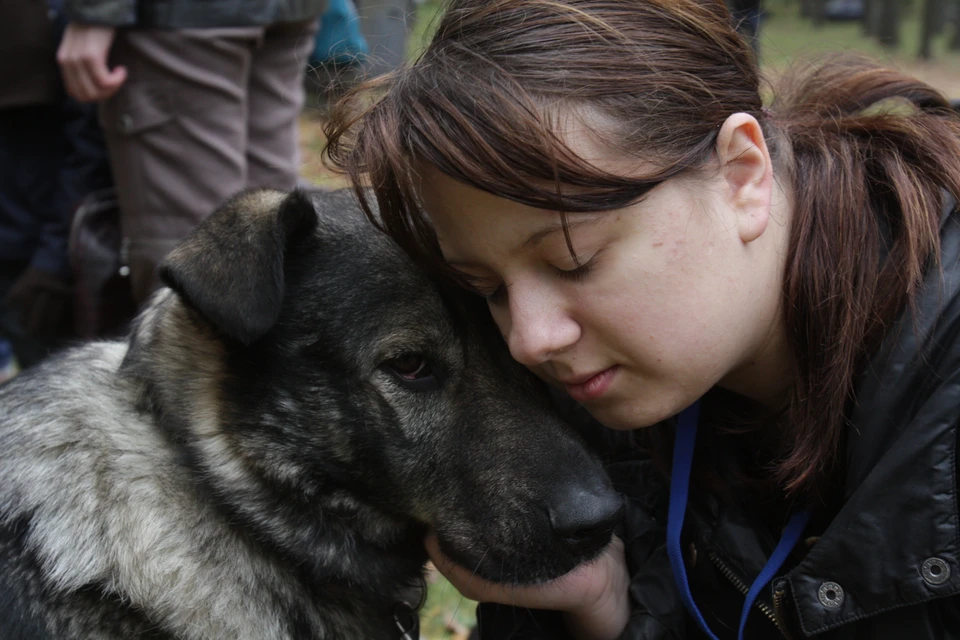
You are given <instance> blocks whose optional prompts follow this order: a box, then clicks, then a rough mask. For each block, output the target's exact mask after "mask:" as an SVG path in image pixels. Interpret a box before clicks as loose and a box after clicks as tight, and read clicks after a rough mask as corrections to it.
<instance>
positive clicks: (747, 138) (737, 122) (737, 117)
mask: <svg viewBox="0 0 960 640" xmlns="http://www.w3.org/2000/svg"><path fill="white" fill-rule="evenodd" d="M717 158H718V160H719V162H720V171H721V173H722V175H723V179H724V183H725V186H726V189H727V197H728V198H729V204H730V206H731V207H732V208H733V210H734V211H735V212H736V214H737V226H738V230H739V232H740V239H741V240H742V241H743V243H744V244H747V243H750V242H753V241H754V240H756V239H757V238H759V237H760V236H762V235H763V232H764V231H766V228H767V223H768V222H769V220H770V202H771V197H772V191H773V164H772V162H771V160H770V152H769V149H768V148H767V143H766V141H765V140H764V137H763V130H762V129H761V128H760V123H759V122H757V120H756V118H754V117H753V116H751V115H750V114H747V113H735V114H733V115H732V116H730V117H729V118H727V120H726V122H724V123H723V126H722V127H721V128H720V133H719V134H718V136H717Z"/></svg>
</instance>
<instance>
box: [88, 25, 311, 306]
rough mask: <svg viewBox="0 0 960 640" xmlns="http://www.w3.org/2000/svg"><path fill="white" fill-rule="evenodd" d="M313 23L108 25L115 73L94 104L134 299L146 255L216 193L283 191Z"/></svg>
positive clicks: (147, 273)
mask: <svg viewBox="0 0 960 640" xmlns="http://www.w3.org/2000/svg"><path fill="white" fill-rule="evenodd" d="M315 30H316V21H315V20H308V21H304V22H296V23H285V24H276V25H271V26H267V27H238V28H227V29H180V30H153V29H149V30H136V29H128V30H119V31H118V33H117V38H116V41H115V42H114V46H113V48H112V50H111V64H113V65H117V64H119V65H124V66H125V67H127V71H128V76H127V82H126V83H124V85H123V86H122V87H121V89H120V91H119V92H118V93H117V94H115V95H114V96H113V97H112V98H110V99H109V100H107V101H105V102H103V103H102V104H101V107H100V121H101V125H102V126H103V129H104V135H105V136H106V141H107V148H108V150H109V154H110V164H111V166H112V169H113V175H114V181H115V183H116V188H117V197H118V199H119V205H120V209H121V212H122V220H121V226H122V231H123V235H124V238H125V240H124V242H125V246H126V248H127V259H128V263H129V265H130V278H131V285H132V288H133V294H134V298H135V299H136V300H137V302H138V303H142V302H143V301H144V300H145V299H146V298H147V297H148V296H149V295H150V293H152V292H153V291H154V290H155V289H156V288H157V287H158V286H159V281H158V279H157V265H158V263H159V262H160V261H161V260H162V259H163V257H164V256H165V255H166V254H167V253H168V252H169V251H170V250H171V249H172V248H173V247H174V246H175V245H176V244H177V243H178V242H179V241H180V240H181V239H182V238H183V237H184V236H186V235H187V234H188V233H189V232H190V231H191V230H192V229H193V228H194V226H196V224H197V223H198V222H200V221H201V220H202V219H203V218H205V217H206V216H208V215H209V214H210V213H212V212H213V210H214V209H215V208H216V207H217V206H218V205H219V204H220V203H221V202H223V200H224V199H225V198H227V197H228V196H230V195H232V194H234V193H236V192H237V191H240V190H242V189H245V188H250V187H273V188H276V189H292V188H293V187H294V186H295V185H296V183H297V176H298V170H299V164H300V163H299V153H298V125H297V121H298V116H299V114H300V110H301V108H302V106H303V99H304V95H303V77H304V71H305V67H306V64H307V58H308V55H309V52H310V51H311V50H312V48H313V39H314V33H315Z"/></svg>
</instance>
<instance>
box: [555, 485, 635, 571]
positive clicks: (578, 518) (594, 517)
mask: <svg viewBox="0 0 960 640" xmlns="http://www.w3.org/2000/svg"><path fill="white" fill-rule="evenodd" d="M622 508H623V501H622V499H621V498H620V494H619V493H617V492H615V491H612V490H609V489H603V490H599V491H592V490H587V489H584V488H583V487H577V486H567V487H564V488H561V489H559V490H558V491H557V493H556V494H555V497H554V499H553V503H552V504H551V505H550V506H549V507H548V509H547V510H548V512H549V515H550V526H551V527H553V533H554V536H555V537H556V539H557V540H558V541H559V542H560V543H561V544H562V545H563V546H564V547H566V548H567V549H568V550H569V551H570V552H571V553H574V554H577V555H581V554H582V555H587V554H590V553H592V552H595V551H598V550H599V549H601V548H602V547H604V546H605V545H606V544H607V543H608V542H609V541H610V535H611V534H612V533H613V529H614V527H615V526H616V525H617V522H618V521H619V519H620V511H621V509H622Z"/></svg>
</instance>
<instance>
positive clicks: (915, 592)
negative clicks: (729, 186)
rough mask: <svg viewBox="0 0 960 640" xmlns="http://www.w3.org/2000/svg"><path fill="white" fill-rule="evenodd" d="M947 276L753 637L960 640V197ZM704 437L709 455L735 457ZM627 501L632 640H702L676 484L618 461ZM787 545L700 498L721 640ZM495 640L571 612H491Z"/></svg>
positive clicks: (693, 525)
mask: <svg viewBox="0 0 960 640" xmlns="http://www.w3.org/2000/svg"><path fill="white" fill-rule="evenodd" d="M945 211H946V212H945V214H944V217H943V222H942V225H941V238H942V251H941V260H942V269H941V270H938V269H936V268H932V269H931V270H930V272H929V273H928V275H927V278H926V281H925V286H924V288H923V290H922V293H921V295H920V297H919V300H918V305H917V310H916V313H915V314H914V313H906V314H905V315H904V316H903V317H902V318H901V320H900V321H899V322H898V323H896V324H895V325H894V326H892V327H891V328H890V330H889V332H888V334H887V338H886V340H885V341H884V343H883V345H882V347H881V348H880V350H879V351H878V352H877V354H876V355H875V356H874V357H873V358H872V360H871V362H870V364H869V366H867V368H866V370H865V371H864V373H863V374H862V376H861V378H860V379H859V381H858V384H857V402H856V405H855V407H854V408H853V409H852V411H851V414H850V416H849V417H850V423H849V427H848V433H847V449H846V452H847V455H846V480H845V483H844V486H843V487H842V489H839V488H838V490H837V491H838V492H840V491H842V495H837V496H830V497H833V498H838V502H841V503H842V506H841V507H840V508H839V512H838V513H837V514H836V516H835V517H834V518H833V519H832V520H831V521H830V522H829V524H827V525H826V526H825V528H824V530H823V531H822V533H821V532H808V533H820V535H819V537H818V538H811V539H808V540H806V541H805V542H801V543H800V545H798V546H800V547H801V549H800V550H801V551H803V552H805V554H802V559H798V560H797V562H796V563H795V566H792V567H791V568H789V570H785V571H781V572H780V574H779V575H778V576H777V577H776V578H774V580H772V581H771V583H770V585H769V586H768V587H767V588H766V589H764V591H763V593H762V594H761V597H760V598H759V600H758V604H757V605H756V606H755V607H754V609H753V610H752V611H751V614H750V622H749V623H748V626H747V632H746V634H745V638H747V639H753V638H758V639H761V640H765V639H767V638H777V637H781V636H782V633H781V631H780V630H778V626H777V625H775V623H774V619H776V620H777V624H778V625H779V627H780V629H782V630H783V631H786V633H787V635H788V637H793V638H801V637H809V636H817V637H819V638H824V639H826V640H855V639H856V640H860V639H865V638H869V639H870V640H904V639H907V640H927V639H931V640H932V639H946V638H960V598H958V594H960V512H958V502H957V469H956V465H957V424H958V421H960V210H958V209H957V208H956V203H955V202H953V201H950V202H948V203H947V207H946V209H945ZM709 438H710V434H709V431H706V430H701V435H700V438H699V439H698V443H697V444H698V447H697V448H698V452H699V453H698V455H708V456H710V457H711V458H713V459H715V460H718V461H719V463H720V464H722V460H721V459H722V458H723V456H724V452H723V451H722V450H715V449H714V448H713V447H712V443H711V442H709ZM610 473H611V476H612V477H613V479H614V482H615V484H616V486H617V487H618V489H620V490H621V491H623V492H624V494H625V495H626V497H627V501H626V504H627V510H626V515H625V520H624V528H623V530H622V531H621V535H622V537H623V539H624V542H625V544H626V550H627V562H628V567H629V570H630V575H631V576H632V583H631V585H630V597H631V601H632V608H633V616H632V618H631V620H630V623H629V625H628V627H627V629H626V631H625V632H624V634H623V636H622V638H623V640H666V639H680V638H701V637H703V635H702V633H701V632H700V631H699V629H698V628H697V627H696V625H695V623H693V622H692V619H691V618H690V617H689V616H688V615H687V614H686V611H685V610H684V608H683V605H682V604H681V601H680V597H679V594H678V592H677V589H676V587H675V586H674V581H673V577H672V573H671V569H670V565H669V562H668V560H667V554H666V546H665V542H666V513H667V504H668V491H669V489H668V485H669V482H668V481H667V479H666V478H665V477H664V475H663V474H662V473H661V472H660V471H659V470H658V469H656V468H655V467H654V465H653V463H652V462H651V461H650V460H645V459H636V460H632V461H625V462H619V463H616V464H614V465H612V466H611V467H610ZM778 537H779V532H776V531H771V530H770V527H769V526H767V525H765V524H764V523H763V522H762V521H761V519H760V518H758V517H757V513H756V510H755V509H753V510H751V509H749V508H748V507H747V506H746V505H743V504H738V503H736V502H731V501H729V500H728V501H721V500H718V499H715V498H714V497H712V496H709V495H706V496H705V495H703V492H698V493H697V494H696V495H695V494H694V491H693V490H691V503H690V505H689V507H688V509H687V516H686V521H685V526H684V534H683V545H682V548H683V549H684V551H685V553H686V555H687V557H686V562H687V573H688V576H689V579H690V583H691V589H692V591H693V595H694V599H695V601H696V603H697V605H698V607H699V609H700V611H701V612H702V613H703V615H704V617H705V619H706V620H707V622H708V624H709V625H710V627H711V629H712V631H713V632H714V633H715V634H716V635H717V636H718V637H719V638H721V639H726V638H736V632H737V628H738V626H739V618H740V611H741V607H742V605H743V594H744V593H745V592H746V589H747V587H748V586H749V585H750V584H751V583H752V581H753V579H754V577H756V575H757V574H758V573H759V572H760V569H761V568H762V567H763V565H764V564H765V563H766V560H767V558H768V557H769V556H770V554H771V552H772V551H773V548H774V547H775V545H776V543H777V540H778ZM479 617H480V630H481V637H482V638H484V639H486V640H535V639H543V640H546V639H550V640H559V639H561V638H567V637H568V635H567V634H566V632H565V631H564V630H563V628H562V625H561V624H560V621H559V620H558V616H556V614H552V613H544V612H537V613H531V612H529V611H528V610H520V609H514V608H511V607H505V606H499V605H481V606H480V608H479Z"/></svg>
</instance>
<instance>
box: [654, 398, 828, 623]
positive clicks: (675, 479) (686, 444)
mask: <svg viewBox="0 0 960 640" xmlns="http://www.w3.org/2000/svg"><path fill="white" fill-rule="evenodd" d="M699 420H700V403H699V402H695V403H694V404H692V405H690V406H689V407H687V408H686V409H684V410H683V411H682V412H681V413H680V415H679V416H678V418H677V433H676V438H675V439H674V444H673V447H674V448H673V471H672V473H671V477H670V507H669V509H668V511H667V556H668V557H669V558H670V567H671V568H672V569H673V578H674V580H675V581H676V583H677V587H678V588H679V589H680V599H681V600H683V604H684V606H686V607H687V611H689V612H690V615H692V616H693V618H694V619H695V620H696V621H697V624H699V625H700V628H701V629H703V632H704V633H706V634H707V637H709V638H711V640H717V636H715V635H714V634H713V632H712V631H710V627H708V626H707V623H706V621H705V620H704V619H703V615H702V614H701V613H700V610H699V609H697V605H696V603H695V602H694V601H693V595H692V594H691V593H690V583H689V582H688V581H687V570H686V567H685V566H684V564H683V554H682V552H681V551H680V531H681V529H683V516H684V514H685V512H686V510H687V495H688V494H689V491H690V470H691V468H692V467H693V447H694V444H695V443H696V440H697V423H698V422H699ZM809 520H810V512H809V511H797V512H796V513H794V514H793V515H792V516H790V520H789V521H788V522H787V526H786V527H785V528H784V530H783V536H782V537H781V538H780V542H778V543H777V546H776V548H775V549H774V550H773V553H772V554H771V555H770V559H769V560H767V564H766V565H764V567H763V569H762V570H761V571H760V575H758V576H757V578H756V580H754V581H753V584H752V585H751V586H750V590H749V591H748V592H747V595H746V600H745V602H744V603H743V611H742V613H741V614H740V631H739V632H738V633H737V638H738V640H743V629H744V627H745V626H746V625H747V616H748V615H749V614H750V609H751V608H753V603H754V602H755V601H756V599H757V596H758V595H759V594H760V591H761V590H762V589H763V588H764V587H765V586H766V585H767V583H769V582H770V580H772V579H773V577H774V576H775V575H776V574H777V571H779V569H780V567H781V566H783V563H784V562H785V561H786V559H787V556H788V555H789V554H790V550H791V549H793V547H794V546H795V545H796V544H797V542H798V541H799V540H800V536H802V535H803V530H804V529H805V528H806V526H807V522H809Z"/></svg>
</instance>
